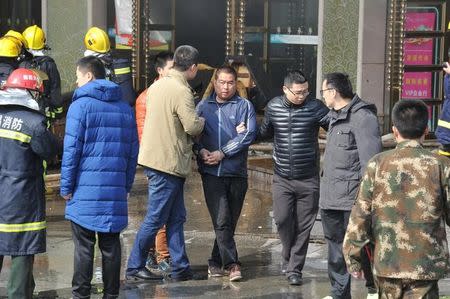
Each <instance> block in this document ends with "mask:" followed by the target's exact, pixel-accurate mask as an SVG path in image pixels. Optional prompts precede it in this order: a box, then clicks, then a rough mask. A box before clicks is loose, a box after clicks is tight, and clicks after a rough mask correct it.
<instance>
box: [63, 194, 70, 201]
mask: <svg viewBox="0 0 450 299" xmlns="http://www.w3.org/2000/svg"><path fill="white" fill-rule="evenodd" d="M62 198H64V199H65V200H66V201H69V200H71V199H72V193H69V194H67V195H62Z"/></svg>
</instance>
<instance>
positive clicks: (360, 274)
mask: <svg viewBox="0 0 450 299" xmlns="http://www.w3.org/2000/svg"><path fill="white" fill-rule="evenodd" d="M350 274H351V275H352V276H353V277H354V278H356V279H364V273H363V271H357V272H356V271H355V272H350Z"/></svg>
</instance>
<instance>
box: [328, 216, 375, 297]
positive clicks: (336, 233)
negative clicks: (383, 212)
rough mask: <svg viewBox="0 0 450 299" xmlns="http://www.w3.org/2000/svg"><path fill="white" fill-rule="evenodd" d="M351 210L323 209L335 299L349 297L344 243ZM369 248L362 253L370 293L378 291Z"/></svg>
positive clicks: (348, 279) (332, 289)
mask: <svg viewBox="0 0 450 299" xmlns="http://www.w3.org/2000/svg"><path fill="white" fill-rule="evenodd" d="M350 213H351V211H340V210H321V213H320V214H321V218H322V226H323V233H324V235H325V240H326V241H327V244H328V277H329V279H330V283H331V296H332V297H333V299H349V298H351V293H350V281H351V275H350V274H349V273H348V271H347V266H346V264H345V260H344V255H343V253H342V243H343V242H344V237H345V231H346V230H347V225H348V221H349V218H350ZM367 250H369V249H368V248H367V249H366V248H364V249H363V251H362V252H361V254H362V263H361V266H362V270H363V272H364V277H365V279H366V287H367V288H368V291H369V292H370V293H374V292H376V287H375V283H374V279H373V274H372V269H371V264H370V261H369V258H368V255H367Z"/></svg>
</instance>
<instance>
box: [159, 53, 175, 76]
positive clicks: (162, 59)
mask: <svg viewBox="0 0 450 299" xmlns="http://www.w3.org/2000/svg"><path fill="white" fill-rule="evenodd" d="M169 60H173V52H170V51H161V52H159V53H158V54H157V55H156V57H155V61H154V62H155V71H156V72H157V71H158V68H159V67H160V68H162V69H163V68H165V67H166V65H167V62H168V61H169Z"/></svg>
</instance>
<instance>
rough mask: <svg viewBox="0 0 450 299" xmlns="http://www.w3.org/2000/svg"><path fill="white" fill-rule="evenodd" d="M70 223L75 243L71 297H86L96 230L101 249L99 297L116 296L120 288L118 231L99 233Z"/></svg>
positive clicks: (89, 288) (89, 290) (87, 296)
mask: <svg viewBox="0 0 450 299" xmlns="http://www.w3.org/2000/svg"><path fill="white" fill-rule="evenodd" d="M71 224H72V234H73V242H74V244H75V254H74V266H73V268H74V273H73V278H72V294H73V297H74V298H90V295H91V280H92V272H93V266H94V265H93V264H94V246H95V241H96V234H97V236H98V246H99V248H100V251H101V253H102V276H103V298H117V297H118V296H119V288H120V261H121V253H122V252H121V248H120V238H119V236H120V233H100V232H97V233H96V232H95V231H91V230H89V229H86V228H84V227H82V226H80V225H78V224H76V223H74V222H71Z"/></svg>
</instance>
